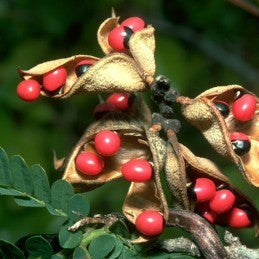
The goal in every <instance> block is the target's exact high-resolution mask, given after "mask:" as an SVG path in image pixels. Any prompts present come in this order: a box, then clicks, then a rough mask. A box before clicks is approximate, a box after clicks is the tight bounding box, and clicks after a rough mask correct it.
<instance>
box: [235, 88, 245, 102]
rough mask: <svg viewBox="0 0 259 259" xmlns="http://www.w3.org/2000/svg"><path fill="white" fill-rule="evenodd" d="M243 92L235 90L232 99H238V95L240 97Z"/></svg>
mask: <svg viewBox="0 0 259 259" xmlns="http://www.w3.org/2000/svg"><path fill="white" fill-rule="evenodd" d="M244 94H245V93H244V92H242V91H240V90H238V91H236V93H235V97H234V100H235V101H236V100H237V99H239V98H240V97H242V96H243V95H244Z"/></svg>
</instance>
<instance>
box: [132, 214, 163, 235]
mask: <svg viewBox="0 0 259 259" xmlns="http://www.w3.org/2000/svg"><path fill="white" fill-rule="evenodd" d="M135 224H136V228H137V230H138V231H139V232H141V233H142V234H144V235H146V236H157V235H160V234H161V233H162V232H163V229H164V218H163V216H162V215H161V214H160V213H159V212H158V211H152V210H147V211H144V212H142V213H140V214H139V215H138V216H137V218H136V222H135Z"/></svg>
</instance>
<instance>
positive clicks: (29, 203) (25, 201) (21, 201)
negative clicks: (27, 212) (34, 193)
mask: <svg viewBox="0 0 259 259" xmlns="http://www.w3.org/2000/svg"><path fill="white" fill-rule="evenodd" d="M14 201H15V202H16V203H17V205H19V206H23V207H45V203H44V202H43V201H39V200H36V199H30V198H27V197H21V198H15V199H14Z"/></svg>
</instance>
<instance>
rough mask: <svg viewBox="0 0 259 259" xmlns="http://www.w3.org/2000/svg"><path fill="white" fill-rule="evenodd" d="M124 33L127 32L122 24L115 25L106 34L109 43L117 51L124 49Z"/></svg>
mask: <svg viewBox="0 0 259 259" xmlns="http://www.w3.org/2000/svg"><path fill="white" fill-rule="evenodd" d="M126 34H127V33H126V31H125V30H124V28H123V27H122V26H118V27H115V28H114V29H113V30H112V31H111V32H110V33H109V35H108V43H109V45H110V46H111V47H112V48H113V49H114V50H116V51H118V52H123V51H125V50H126V48H125V46H124V38H125V36H126Z"/></svg>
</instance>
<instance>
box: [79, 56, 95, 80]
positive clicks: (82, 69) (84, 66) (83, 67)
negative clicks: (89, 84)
mask: <svg viewBox="0 0 259 259" xmlns="http://www.w3.org/2000/svg"><path fill="white" fill-rule="evenodd" d="M94 63H95V61H94V60H92V59H85V60H82V61H80V62H78V63H77V65H76V68H75V73H76V75H77V77H79V76H81V75H82V74H84V73H86V72H87V70H88V69H89V67H91V66H92V65H93V64H94Z"/></svg>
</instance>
